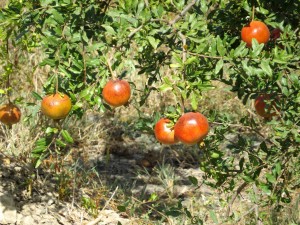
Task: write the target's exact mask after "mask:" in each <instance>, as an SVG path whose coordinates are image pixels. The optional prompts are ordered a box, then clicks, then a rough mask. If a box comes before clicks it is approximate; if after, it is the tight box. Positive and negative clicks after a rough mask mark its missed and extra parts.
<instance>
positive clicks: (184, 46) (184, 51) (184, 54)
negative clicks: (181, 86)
mask: <svg viewBox="0 0 300 225" xmlns="http://www.w3.org/2000/svg"><path fill="white" fill-rule="evenodd" d="M178 35H179V37H180V38H181V41H182V62H183V65H184V64H185V62H186V53H187V51H186V37H185V36H184V35H183V34H182V33H181V32H180V31H179V32H178ZM181 79H182V81H184V80H185V65H184V66H183V71H182V77H181ZM180 96H181V101H180V107H181V113H182V114H183V113H184V98H183V96H182V94H180Z"/></svg>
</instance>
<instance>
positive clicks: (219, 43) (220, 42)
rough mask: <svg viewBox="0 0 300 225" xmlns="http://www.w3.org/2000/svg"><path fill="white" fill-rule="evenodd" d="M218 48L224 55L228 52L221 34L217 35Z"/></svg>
mask: <svg viewBox="0 0 300 225" xmlns="http://www.w3.org/2000/svg"><path fill="white" fill-rule="evenodd" d="M217 50H218V52H219V54H220V55H221V56H224V55H225V53H226V49H225V48H224V45H223V42H222V40H221V38H220V37H219V36H218V37H217Z"/></svg>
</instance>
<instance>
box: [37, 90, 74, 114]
mask: <svg viewBox="0 0 300 225" xmlns="http://www.w3.org/2000/svg"><path fill="white" fill-rule="evenodd" d="M71 108H72V103H71V99H70V98H69V96H68V95H66V94H61V93H56V94H51V95H47V96H45V97H44V98H43V100H42V103H41V111H42V113H43V114H44V115H46V116H47V117H49V118H51V119H54V120H59V119H63V118H65V117H66V116H67V115H68V114H69V112H70V110H71Z"/></svg>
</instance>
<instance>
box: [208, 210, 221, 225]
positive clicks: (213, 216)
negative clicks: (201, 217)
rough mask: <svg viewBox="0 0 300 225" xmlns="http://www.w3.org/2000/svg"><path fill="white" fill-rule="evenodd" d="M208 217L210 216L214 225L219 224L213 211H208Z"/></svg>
mask: <svg viewBox="0 0 300 225" xmlns="http://www.w3.org/2000/svg"><path fill="white" fill-rule="evenodd" d="M209 215H210V218H211V219H212V220H213V221H214V223H216V224H217V223H219V222H218V218H217V215H216V213H215V211H213V210H210V211H209Z"/></svg>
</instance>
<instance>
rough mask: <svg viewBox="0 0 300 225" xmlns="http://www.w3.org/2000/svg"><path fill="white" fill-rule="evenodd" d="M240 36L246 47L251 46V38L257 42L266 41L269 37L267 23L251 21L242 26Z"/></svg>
mask: <svg viewBox="0 0 300 225" xmlns="http://www.w3.org/2000/svg"><path fill="white" fill-rule="evenodd" d="M241 37H242V40H243V41H244V42H246V44H247V46H248V47H251V46H252V39H253V38H255V39H256V40H257V42H258V43H259V44H261V43H267V42H268V41H269V38H270V31H269V28H268V27H267V25H266V24H265V23H263V22H261V21H252V22H250V24H249V25H247V26H245V27H243V28H242V31H241Z"/></svg>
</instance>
